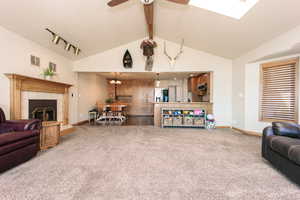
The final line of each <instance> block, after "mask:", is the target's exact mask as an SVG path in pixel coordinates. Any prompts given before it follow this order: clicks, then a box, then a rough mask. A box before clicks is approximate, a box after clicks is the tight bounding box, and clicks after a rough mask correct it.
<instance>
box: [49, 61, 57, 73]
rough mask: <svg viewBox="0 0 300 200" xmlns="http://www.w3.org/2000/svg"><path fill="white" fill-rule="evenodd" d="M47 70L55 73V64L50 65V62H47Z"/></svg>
mask: <svg viewBox="0 0 300 200" xmlns="http://www.w3.org/2000/svg"><path fill="white" fill-rule="evenodd" d="M49 69H50V70H51V71H53V72H56V64H55V63H52V62H49Z"/></svg>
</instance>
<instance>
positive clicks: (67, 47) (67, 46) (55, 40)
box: [46, 28, 81, 56]
mask: <svg viewBox="0 0 300 200" xmlns="http://www.w3.org/2000/svg"><path fill="white" fill-rule="evenodd" d="M46 31H48V32H49V33H51V35H52V42H53V43H54V44H59V42H60V41H61V40H62V41H63V42H64V43H65V50H66V51H70V49H71V48H73V49H74V54H75V55H76V56H78V55H79V53H80V52H81V50H80V49H79V48H78V47H76V46H74V45H73V44H71V43H69V42H68V41H67V40H65V39H64V38H62V37H60V36H59V35H58V34H56V33H54V32H53V31H51V30H50V29H48V28H46Z"/></svg>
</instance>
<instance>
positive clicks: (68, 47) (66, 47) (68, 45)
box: [65, 42, 72, 51]
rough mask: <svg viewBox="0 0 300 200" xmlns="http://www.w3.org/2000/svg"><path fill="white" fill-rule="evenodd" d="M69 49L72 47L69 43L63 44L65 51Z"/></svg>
mask: <svg viewBox="0 0 300 200" xmlns="http://www.w3.org/2000/svg"><path fill="white" fill-rule="evenodd" d="M71 47H72V45H71V44H70V43H68V42H65V50H66V51H70V49H71Z"/></svg>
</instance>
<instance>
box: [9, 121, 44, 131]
mask: <svg viewBox="0 0 300 200" xmlns="http://www.w3.org/2000/svg"><path fill="white" fill-rule="evenodd" d="M4 126H5V127H9V128H13V129H14V130H16V131H29V130H40V128H41V121H40V120H38V119H33V120H7V121H6V122H5V123H4Z"/></svg>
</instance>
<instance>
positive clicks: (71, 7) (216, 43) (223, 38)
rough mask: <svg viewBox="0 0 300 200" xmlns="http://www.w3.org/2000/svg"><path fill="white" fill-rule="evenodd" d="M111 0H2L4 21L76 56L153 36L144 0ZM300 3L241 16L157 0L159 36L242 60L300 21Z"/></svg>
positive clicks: (276, 2)
mask: <svg viewBox="0 0 300 200" xmlns="http://www.w3.org/2000/svg"><path fill="white" fill-rule="evenodd" d="M107 2H108V0H88V1H82V0H63V1H62V0H30V1H28V0H2V1H1V2H0V25H1V26H3V27H5V28H7V29H9V30H12V31H14V32H16V33H18V34H20V35H22V36H24V37H26V38H28V39H30V40H32V41H35V42H37V43H39V44H41V45H42V46H45V47H47V48H50V49H52V50H54V51H56V52H57V53H59V54H61V55H64V56H66V57H68V58H70V59H73V60H76V59H80V58H82V57H85V56H88V55H93V54H96V53H99V52H103V51H105V50H108V49H111V48H114V47H117V46H120V45H122V44H126V43H129V42H131V41H134V40H137V39H140V38H143V37H145V36H146V35H147V33H146V25H145V19H144V14H143V7H142V4H141V3H140V2H139V0H130V1H129V2H127V3H125V4H123V5H121V6H118V7H115V8H110V7H108V6H107V5H106V3H107ZM299 8H300V1H298V0H284V1H282V0H260V2H259V3H258V4H257V5H256V6H255V7H254V8H253V9H251V10H250V11H249V12H248V13H247V14H246V15H245V16H244V17H243V18H242V19H241V20H235V19H232V18H230V17H226V16H222V15H219V14H216V13H213V12H210V11H207V10H203V9H201V8H196V7H192V6H184V5H177V4H174V3H170V2H167V1H165V0H156V2H155V34H156V35H157V36H158V37H160V38H164V39H167V40H170V41H173V42H177V43H179V42H180V41H181V38H185V45H186V46H188V47H191V48H194V49H198V50H202V51H205V52H208V53H212V54H215V55H218V56H223V57H226V58H236V57H238V56H240V55H242V54H244V53H246V52H247V51H249V50H251V49H253V48H256V47H258V46H259V45H260V44H262V43H263V42H265V41H268V40H270V39H272V38H274V37H275V36H278V35H279V34H281V33H283V32H286V31H288V30H290V29H292V28H294V27H296V26H297V25H299V24H300V21H299V19H300V12H299ZM47 27H48V28H50V29H52V30H54V31H55V32H57V33H58V34H60V35H61V36H62V37H64V38H65V39H67V40H68V41H70V42H72V43H73V44H75V45H78V46H79V47H80V48H81V49H82V51H83V52H82V54H81V55H80V56H77V57H76V56H73V54H72V53H70V52H65V51H64V50H63V47H62V46H55V45H53V44H52V43H51V42H50V39H51V36H50V34H49V33H47V32H46V31H45V30H44V29H45V28H47Z"/></svg>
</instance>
